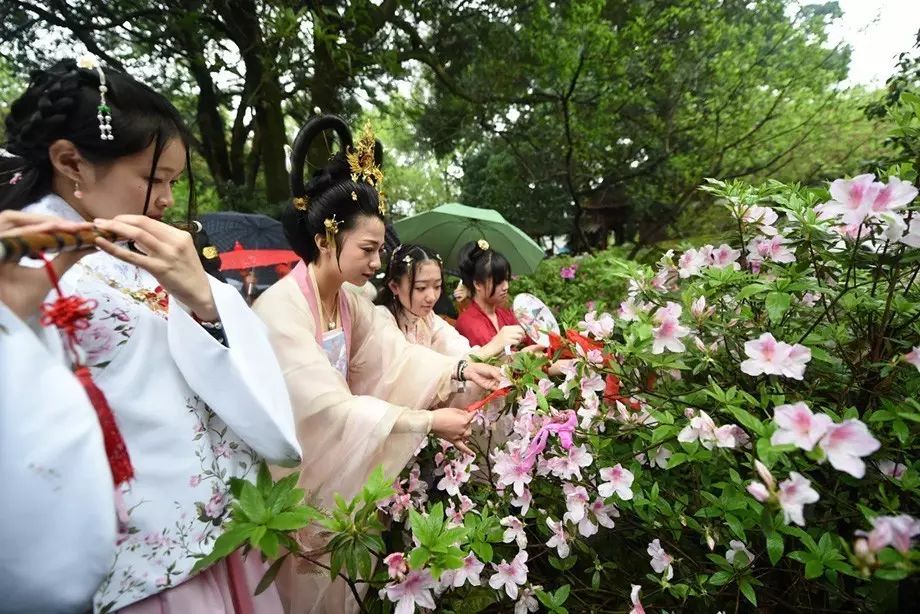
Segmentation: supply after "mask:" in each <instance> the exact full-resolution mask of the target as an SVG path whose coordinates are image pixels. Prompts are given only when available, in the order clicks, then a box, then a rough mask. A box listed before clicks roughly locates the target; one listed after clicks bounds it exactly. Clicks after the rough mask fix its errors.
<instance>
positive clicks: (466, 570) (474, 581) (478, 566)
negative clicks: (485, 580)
mask: <svg viewBox="0 0 920 614" xmlns="http://www.w3.org/2000/svg"><path fill="white" fill-rule="evenodd" d="M484 568H485V564H484V563H482V562H481V561H480V560H479V559H478V558H476V555H475V554H473V553H472V552H471V553H469V554H468V555H466V557H464V559H463V567H461V568H460V569H450V570H448V571H445V572H444V576H447V575H448V574H450V575H449V576H448V580H449V583H448V582H445V581H444V579H443V576H442V581H441V583H442V584H446V585H447V586H453V587H454V588H460V587H461V586H463V585H464V584H466V583H467V582H469V583H470V585H471V586H479V585H480V584H481V583H482V580H481V579H480V577H479V575H480V574H481V573H482V570H483V569H484Z"/></svg>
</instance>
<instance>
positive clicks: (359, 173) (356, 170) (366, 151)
mask: <svg viewBox="0 0 920 614" xmlns="http://www.w3.org/2000/svg"><path fill="white" fill-rule="evenodd" d="M376 144H377V139H375V138H374V131H373V130H372V129H371V125H370V124H369V123H367V124H364V129H363V130H362V131H361V138H359V139H358V143H357V145H355V147H354V148H351V147H349V148H348V151H347V152H346V153H345V159H346V160H348V166H349V168H350V169H351V180H352V181H354V182H355V183H357V182H359V181H363V182H365V183H367V184H368V185H371V186H373V187H374V189H375V190H377V196H378V198H379V200H380V207H379V211H380V215H385V214H386V211H387V205H386V196H385V195H384V193H383V171H381V170H380V167H379V166H377V161H376V160H375V159H374V148H375V146H376Z"/></svg>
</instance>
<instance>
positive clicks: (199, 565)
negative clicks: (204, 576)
mask: <svg viewBox="0 0 920 614" xmlns="http://www.w3.org/2000/svg"><path fill="white" fill-rule="evenodd" d="M254 529H255V527H253V526H252V525H249V526H246V527H237V528H234V529H231V530H229V531H227V532H226V533H224V534H223V535H221V536H220V537H218V538H217V540H216V541H215V542H214V548H213V549H212V550H211V552H210V554H208V555H207V556H204V557H202V558H200V559H198V560H197V561H195V565H194V567H192V571H195V572H197V571H199V570H201V569H205V568H206V567H210V566H211V565H213V564H214V563H216V562H218V561H220V560H221V559H223V558H226V557H228V556H230V554H231V553H232V552H233V551H234V550H236V549H237V548H239V547H240V546H242V545H243V544H244V543H245V542H246V540H247V539H249V536H250V535H252V532H253V530H254Z"/></svg>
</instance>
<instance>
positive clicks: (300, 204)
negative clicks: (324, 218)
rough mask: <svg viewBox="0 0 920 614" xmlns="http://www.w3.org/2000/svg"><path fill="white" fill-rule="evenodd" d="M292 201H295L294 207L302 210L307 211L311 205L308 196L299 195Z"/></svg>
mask: <svg viewBox="0 0 920 614" xmlns="http://www.w3.org/2000/svg"><path fill="white" fill-rule="evenodd" d="M291 202H292V203H293V205H294V208H295V209H299V210H300V211H306V210H307V208H309V206H310V199H309V198H307V197H306V196H297V197H295V198H294V200H292V201H291Z"/></svg>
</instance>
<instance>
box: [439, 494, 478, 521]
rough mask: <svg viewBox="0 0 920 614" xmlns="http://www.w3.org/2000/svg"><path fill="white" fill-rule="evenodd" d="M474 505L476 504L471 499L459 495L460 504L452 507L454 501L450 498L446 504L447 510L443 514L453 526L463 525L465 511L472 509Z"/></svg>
mask: <svg viewBox="0 0 920 614" xmlns="http://www.w3.org/2000/svg"><path fill="white" fill-rule="evenodd" d="M475 507H476V504H475V503H473V500H472V499H470V498H469V497H467V496H466V495H460V506H459V507H457V508H454V502H453V500H451V501H450V502H449V503H448V504H447V510H445V512H444V513H445V514H446V515H447V517H448V518H449V519H450V523H451V525H453V526H456V527H460V526H463V519H464V517H465V516H466V514H467V512H470V511H472V510H473V509H474V508H475Z"/></svg>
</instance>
